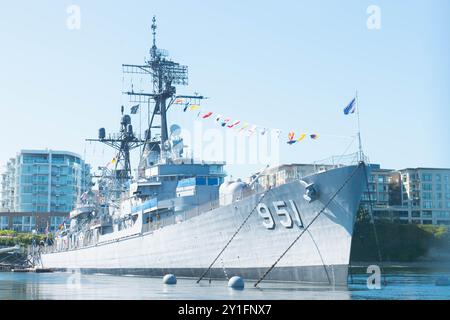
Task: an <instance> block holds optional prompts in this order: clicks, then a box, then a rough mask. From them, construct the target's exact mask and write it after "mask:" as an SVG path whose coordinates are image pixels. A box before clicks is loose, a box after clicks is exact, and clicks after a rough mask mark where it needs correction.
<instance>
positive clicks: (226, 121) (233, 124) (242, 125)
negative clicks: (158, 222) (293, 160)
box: [174, 98, 356, 145]
mask: <svg viewBox="0 0 450 320" xmlns="http://www.w3.org/2000/svg"><path fill="white" fill-rule="evenodd" d="M355 102H356V98H355V99H353V100H352V101H351V102H350V104H348V105H347V107H345V109H344V114H345V115H350V114H353V113H355V110H356V104H355ZM174 104H175V105H178V106H182V107H183V112H188V111H197V118H201V119H214V120H215V122H216V123H217V124H218V125H220V126H221V127H223V128H226V129H234V130H236V131H237V132H238V133H247V134H248V136H252V135H253V134H255V133H258V134H260V135H265V134H266V133H268V132H269V131H272V130H274V131H275V132H276V134H277V137H278V138H280V135H281V133H282V132H283V131H282V130H280V129H271V128H267V127H263V126H258V125H254V124H251V123H249V122H243V121H241V120H237V119H235V118H230V117H226V116H223V115H221V114H216V113H214V112H211V111H201V109H202V108H201V106H200V105H198V104H192V103H190V101H186V100H185V99H183V98H179V99H176V100H175V101H174ZM306 139H310V140H318V139H319V135H318V134H317V133H300V134H299V135H297V133H296V132H295V131H289V132H288V134H287V141H286V143H287V144H288V145H294V144H296V143H300V142H302V141H304V140H306Z"/></svg>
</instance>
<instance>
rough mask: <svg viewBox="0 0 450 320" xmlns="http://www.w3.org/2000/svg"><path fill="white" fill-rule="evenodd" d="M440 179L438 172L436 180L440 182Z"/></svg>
mask: <svg viewBox="0 0 450 320" xmlns="http://www.w3.org/2000/svg"><path fill="white" fill-rule="evenodd" d="M441 179H442V177H441V175H440V174H439V173H438V174H436V182H441Z"/></svg>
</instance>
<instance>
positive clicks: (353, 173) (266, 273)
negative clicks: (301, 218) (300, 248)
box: [254, 162, 364, 287]
mask: <svg viewBox="0 0 450 320" xmlns="http://www.w3.org/2000/svg"><path fill="white" fill-rule="evenodd" d="M363 164H364V162H360V163H359V164H358V166H357V167H356V168H355V170H353V172H352V174H351V175H350V176H349V177H348V178H347V180H345V181H344V183H343V184H342V186H341V187H340V188H339V189H338V190H337V191H336V192H335V193H334V194H333V196H332V197H331V198H330V199H329V200H328V202H327V203H326V204H325V206H324V207H323V208H322V210H320V211H319V213H317V215H316V216H315V217H314V218H313V219H312V220H311V222H310V223H309V224H308V225H307V226H306V227H305V228H304V229H303V231H302V232H301V233H300V234H299V235H298V237H297V238H295V240H294V241H293V242H292V243H291V244H290V245H289V247H288V248H287V249H286V250H285V251H284V252H283V253H282V254H281V256H280V257H279V258H278V259H277V260H275V262H274V263H273V264H272V266H270V268H269V269H267V270H266V272H265V273H264V274H263V275H262V277H261V278H259V280H258V281H257V282H256V283H255V284H254V286H255V287H257V286H258V284H260V283H261V282H262V281H263V280H264V279H265V278H266V277H267V275H268V274H269V273H270V272H271V271H272V270H273V268H275V266H276V265H277V264H278V262H280V260H281V259H283V257H284V256H285V255H286V253H288V251H289V250H291V248H292V247H293V246H294V245H295V244H296V243H297V241H298V240H300V238H301V237H302V236H303V235H304V234H305V232H306V231H307V230H308V229H309V227H310V226H311V225H312V224H313V223H314V222H315V221H316V220H317V218H319V216H320V215H321V214H322V213H323V212H324V211H325V209H326V208H327V207H328V206H329V205H330V203H331V202H332V201H333V200H334V198H335V197H336V196H337V195H338V194H339V192H341V191H342V189H344V187H345V186H346V185H347V183H348V182H349V181H350V180H351V179H352V178H353V176H354V175H355V173H356V172H357V171H358V169H359V168H360V167H361V165H363Z"/></svg>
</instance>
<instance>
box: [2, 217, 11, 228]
mask: <svg viewBox="0 0 450 320" xmlns="http://www.w3.org/2000/svg"><path fill="white" fill-rule="evenodd" d="M7 229H9V218H8V217H0V230H7Z"/></svg>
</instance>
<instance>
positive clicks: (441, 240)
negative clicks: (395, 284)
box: [350, 210, 450, 266]
mask: <svg viewBox="0 0 450 320" xmlns="http://www.w3.org/2000/svg"><path fill="white" fill-rule="evenodd" d="M375 229H376V232H377V235H378V242H379V249H380V253H381V256H382V261H383V262H387V263H388V264H390V265H393V266H394V265H405V263H407V264H411V263H413V264H414V263H416V264H417V265H426V264H427V262H449V263H450V229H449V228H448V227H447V226H433V225H419V224H401V223H397V222H393V221H390V220H387V219H386V220H385V219H382V220H376V221H375ZM350 260H351V261H352V264H359V263H364V264H365V263H366V262H374V261H379V258H378V247H377V245H376V241H375V232H374V225H373V224H372V222H371V219H370V216H369V214H368V213H367V211H365V210H360V211H359V213H358V218H357V221H356V224H355V229H354V232H353V239H352V250H351V258H350Z"/></svg>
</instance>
